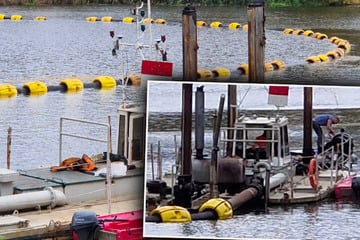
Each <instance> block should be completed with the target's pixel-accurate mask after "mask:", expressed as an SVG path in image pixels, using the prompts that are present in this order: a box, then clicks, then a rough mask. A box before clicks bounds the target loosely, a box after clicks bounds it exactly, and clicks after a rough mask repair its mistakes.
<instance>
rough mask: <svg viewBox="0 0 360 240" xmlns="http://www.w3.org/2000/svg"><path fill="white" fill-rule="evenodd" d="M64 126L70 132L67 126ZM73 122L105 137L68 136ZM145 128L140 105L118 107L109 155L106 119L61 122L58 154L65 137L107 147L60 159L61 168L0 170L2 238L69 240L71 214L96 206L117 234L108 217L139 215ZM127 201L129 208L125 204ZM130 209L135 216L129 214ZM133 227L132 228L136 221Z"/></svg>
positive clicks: (0, 224) (107, 123) (108, 124)
mask: <svg viewBox="0 0 360 240" xmlns="http://www.w3.org/2000/svg"><path fill="white" fill-rule="evenodd" d="M65 122H66V123H67V125H66V126H69V129H68V128H65V124H64V123H65ZM71 123H74V124H76V126H77V128H79V124H83V125H85V127H84V128H86V127H88V125H90V126H94V125H96V126H99V127H100V129H103V135H101V136H104V138H94V137H93V136H91V135H90V136H85V132H86V131H84V133H81V134H82V135H77V134H74V133H71V132H70V130H71V129H74V128H73V127H72V126H73V125H71ZM144 126H145V112H144V104H141V103H139V104H135V103H134V104H125V103H123V104H121V106H120V107H119V109H118V125H117V134H118V136H117V138H118V139H117V151H116V152H115V153H113V152H112V151H111V125H110V121H109V122H106V123H98V122H92V121H87V120H83V119H72V118H61V119H60V131H59V132H60V143H59V149H60V154H59V155H60V156H61V155H62V154H61V149H62V147H63V146H62V138H63V137H65V136H66V137H68V138H69V137H70V138H74V139H75V140H76V139H78V138H81V139H87V140H88V141H89V144H99V143H98V142H101V143H106V145H105V144H103V145H104V146H107V147H106V148H105V149H104V153H99V154H95V155H92V156H88V155H87V154H84V156H80V157H79V158H69V159H65V160H63V161H61V159H62V158H61V157H60V161H59V162H60V163H59V166H53V167H51V168H48V167H46V168H45V167H44V168H37V169H30V170H19V171H13V170H9V169H0V213H1V214H2V216H0V235H1V236H3V237H5V239H12V238H23V239H26V238H30V237H33V236H36V238H38V239H42V237H59V236H69V235H71V232H70V221H71V216H72V215H73V214H74V213H75V212H76V211H79V210H81V209H84V210H88V211H89V210H91V209H92V208H95V209H94V210H93V211H94V212H96V214H100V215H103V220H102V222H103V226H104V227H105V228H107V229H112V231H117V230H116V227H115V225H116V224H112V225H109V220H108V219H114V218H115V215H116V213H117V214H120V212H119V211H121V212H124V216H132V219H134V218H135V216H136V217H138V216H142V215H141V214H139V213H138V211H141V212H142V210H141V209H142V207H141V205H142V201H139V200H138V199H141V198H142V195H143V189H142V188H141V186H142V185H143V174H144V169H143V165H144V146H145V144H144V142H145V128H144ZM99 136H100V135H99ZM94 142H95V143H94ZM74 159H78V161H73V160H74ZM70 160H71V161H70ZM134 186H139V187H134ZM132 199H134V200H132ZM128 201H131V203H132V204H131V205H129V203H127V202H128ZM129 211H135V212H134V213H133V214H130V213H128V212H129ZM125 213H127V214H125ZM122 216H123V215H122ZM123 220H124V219H123ZM114 221H115V220H114ZM124 221H125V220H124ZM129 221H130V220H129ZM115 222H116V221H115ZM124 224H125V223H123V225H122V226H124ZM131 224H132V225H134V221H131ZM137 225H138V224H137ZM119 226H120V225H119ZM129 226H130V225H129ZM138 227H142V226H141V225H139V226H138ZM137 232H139V231H137Z"/></svg>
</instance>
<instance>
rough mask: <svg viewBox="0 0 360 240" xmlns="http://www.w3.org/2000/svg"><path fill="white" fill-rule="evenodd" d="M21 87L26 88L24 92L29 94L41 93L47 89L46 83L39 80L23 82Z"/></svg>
mask: <svg viewBox="0 0 360 240" xmlns="http://www.w3.org/2000/svg"><path fill="white" fill-rule="evenodd" d="M23 88H24V89H25V90H26V93H27V94H30V95H34V94H35V95H42V94H45V93H47V91H48V89H47V87H46V84H45V83H43V82H39V81H34V82H28V83H25V84H24V85H23Z"/></svg>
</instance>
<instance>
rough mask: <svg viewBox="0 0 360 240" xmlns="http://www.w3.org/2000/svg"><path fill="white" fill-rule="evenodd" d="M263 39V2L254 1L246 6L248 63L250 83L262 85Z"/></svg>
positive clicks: (263, 68)
mask: <svg viewBox="0 0 360 240" xmlns="http://www.w3.org/2000/svg"><path fill="white" fill-rule="evenodd" d="M265 39H266V38H265V16H264V2H263V1H254V2H251V3H250V4H249V5H248V49H249V51H248V61H249V82H251V83H264V71H265V64H264V62H265V54H264V52H265Z"/></svg>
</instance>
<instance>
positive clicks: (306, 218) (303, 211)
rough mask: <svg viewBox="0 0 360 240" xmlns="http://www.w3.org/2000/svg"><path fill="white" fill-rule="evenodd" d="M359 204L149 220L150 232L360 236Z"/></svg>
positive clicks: (224, 235)
mask: <svg viewBox="0 0 360 240" xmlns="http://www.w3.org/2000/svg"><path fill="white" fill-rule="evenodd" d="M359 217H360V210H359V205H358V204H350V203H320V204H316V205H314V204H310V205H306V206H301V205H299V206H292V207H289V208H282V207H269V209H268V213H267V214H264V213H262V212H253V213H249V214H246V215H235V216H234V218H232V219H230V220H219V221H194V222H192V223H185V224H173V223H171V224H166V223H161V224H155V223H146V225H145V233H146V236H154V235H155V236H174V237H180V236H182V237H191V238H192V237H202V238H205V239H221V238H266V239H297V240H300V239H301V240H303V239H329V240H338V239H358V236H359V234H360V230H359V228H358V227H357V219H358V218H359Z"/></svg>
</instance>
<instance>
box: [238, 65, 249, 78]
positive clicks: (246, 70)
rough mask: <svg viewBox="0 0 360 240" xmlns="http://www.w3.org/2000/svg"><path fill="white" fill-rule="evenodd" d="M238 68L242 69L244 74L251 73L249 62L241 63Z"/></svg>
mask: <svg viewBox="0 0 360 240" xmlns="http://www.w3.org/2000/svg"><path fill="white" fill-rule="evenodd" d="M237 70H240V71H241V73H242V74H245V75H249V64H247V63H244V64H241V65H240V66H238V68H237Z"/></svg>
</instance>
